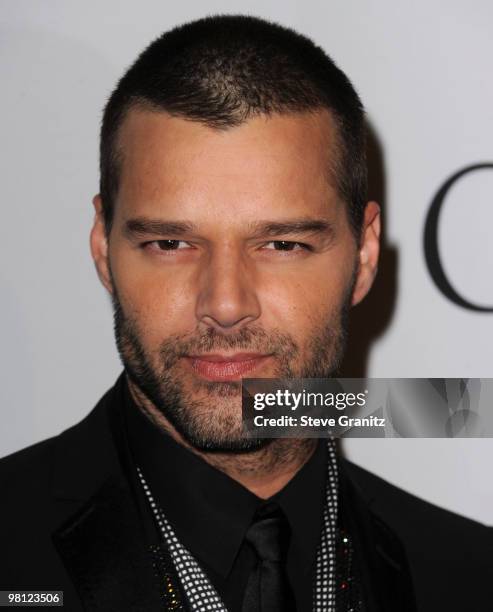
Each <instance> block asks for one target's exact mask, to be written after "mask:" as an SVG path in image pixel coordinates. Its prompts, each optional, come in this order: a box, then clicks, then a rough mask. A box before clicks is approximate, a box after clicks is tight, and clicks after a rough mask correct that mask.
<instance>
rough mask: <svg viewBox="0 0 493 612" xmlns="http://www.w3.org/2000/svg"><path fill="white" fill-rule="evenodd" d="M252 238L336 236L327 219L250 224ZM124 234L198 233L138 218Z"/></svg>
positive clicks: (184, 224)
mask: <svg viewBox="0 0 493 612" xmlns="http://www.w3.org/2000/svg"><path fill="white" fill-rule="evenodd" d="M247 227H248V231H249V233H250V238H254V239H255V238H257V239H258V238H274V237H277V236H286V235H294V234H296V235H299V234H325V235H327V236H328V237H333V236H334V225H333V224H332V223H331V222H330V221H327V220H326V219H311V218H308V219H307V218H300V219H290V220H287V221H256V222H253V223H250V224H248V226H247ZM123 232H124V234H125V235H126V236H127V237H128V238H132V237H142V236H148V235H150V234H157V235H161V236H162V235H166V236H181V235H183V234H191V233H194V232H198V228H197V226H196V225H195V224H194V223H191V222H189V221H164V220H161V219H148V218H144V217H138V218H135V219H129V220H128V221H126V222H125V225H124V229H123Z"/></svg>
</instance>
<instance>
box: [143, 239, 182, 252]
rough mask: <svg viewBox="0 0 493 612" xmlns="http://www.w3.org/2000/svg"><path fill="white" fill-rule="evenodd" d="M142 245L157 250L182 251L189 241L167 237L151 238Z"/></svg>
mask: <svg viewBox="0 0 493 612" xmlns="http://www.w3.org/2000/svg"><path fill="white" fill-rule="evenodd" d="M180 245H181V246H180ZM142 246H143V247H144V248H148V249H152V250H155V251H181V250H182V249H183V248H186V247H187V243H186V242H185V241H184V240H173V239H166V240H151V241H149V242H145V243H144V244H143V245H142Z"/></svg>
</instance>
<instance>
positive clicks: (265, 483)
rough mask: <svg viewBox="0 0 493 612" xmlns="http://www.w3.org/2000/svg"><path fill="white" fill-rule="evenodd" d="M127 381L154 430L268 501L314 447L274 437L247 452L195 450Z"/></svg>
mask: <svg viewBox="0 0 493 612" xmlns="http://www.w3.org/2000/svg"><path fill="white" fill-rule="evenodd" d="M127 381H128V386H129V389H130V393H131V395H132V397H133V399H134V402H135V403H136V404H137V406H138V407H139V409H140V410H141V411H142V412H143V413H144V415H145V416H146V417H147V418H148V419H149V420H150V421H151V422H152V423H153V425H154V426H155V427H157V428H158V429H160V430H161V431H163V432H164V433H166V434H167V435H169V436H170V437H171V438H173V440H175V442H177V443H178V444H181V445H182V446H184V447H185V448H187V449H188V450H189V451H191V452H192V453H194V454H195V455H197V456H199V457H200V458H201V459H203V460H204V461H206V462H207V463H208V464H209V465H212V466H213V467H214V468H216V469H218V470H220V471H221V472H224V473H225V474H226V475H227V476H229V477H230V478H232V479H233V480H236V481H237V482H239V483H240V484H241V485H242V486H244V487H245V488H246V489H248V490H249V491H250V492H251V493H253V494H254V495H256V496H257V497H260V498H261V499H268V498H269V497H272V495H275V494H276V493H278V492H279V491H280V490H281V489H283V488H284V487H285V486H286V485H287V483H288V482H289V481H290V480H291V479H292V478H293V477H294V476H295V475H296V474H297V473H298V471H299V470H300V469H301V468H302V467H303V466H304V465H305V463H306V462H307V461H308V460H309V459H310V457H311V456H312V455H313V453H314V451H315V448H316V446H317V440H316V439H311V438H302V439H298V438H277V439H274V440H271V441H269V443H268V444H267V445H266V446H264V447H262V448H259V449H255V450H252V451H248V452H245V451H240V452H237V453H235V452H216V451H214V452H207V451H203V450H200V449H197V448H195V447H194V446H193V445H191V444H190V443H189V442H188V441H187V440H185V439H184V437H183V436H182V435H181V434H180V433H179V432H178V431H177V430H176V429H175V427H173V425H172V424H171V423H170V422H169V421H168V419H166V417H165V416H164V415H163V414H162V413H161V412H160V411H159V410H158V409H157V408H156V407H155V406H154V404H153V403H152V402H150V401H149V400H148V399H147V397H146V396H145V395H144V394H143V393H142V392H141V391H140V389H138V387H136V386H135V385H134V384H133V383H132V381H130V380H129V379H128V378H127Z"/></svg>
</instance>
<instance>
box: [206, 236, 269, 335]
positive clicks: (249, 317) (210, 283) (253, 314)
mask: <svg viewBox="0 0 493 612" xmlns="http://www.w3.org/2000/svg"><path fill="white" fill-rule="evenodd" d="M198 280H199V293H198V296H197V303H196V317H197V319H198V321H199V322H200V323H202V324H203V325H205V326H207V327H212V328H214V329H215V331H218V332H221V333H224V332H232V331H238V330H239V329H241V328H242V327H244V326H245V325H247V324H249V323H252V322H253V321H255V320H256V319H258V317H259V316H260V303H259V300H258V296H257V292H256V277H255V270H254V268H253V265H251V264H250V265H249V263H248V262H247V261H246V260H245V258H244V257H243V256H242V254H241V253H239V252H235V251H234V249H232V248H229V247H224V248H222V249H220V250H219V251H216V252H215V253H213V254H211V255H210V257H209V258H208V261H207V262H206V263H205V264H204V268H203V269H202V270H201V271H200V278H199V279H198Z"/></svg>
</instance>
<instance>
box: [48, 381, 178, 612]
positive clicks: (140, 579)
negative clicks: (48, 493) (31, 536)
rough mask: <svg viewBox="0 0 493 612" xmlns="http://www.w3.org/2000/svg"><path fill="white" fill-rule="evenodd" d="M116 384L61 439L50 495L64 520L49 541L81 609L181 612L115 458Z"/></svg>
mask: <svg viewBox="0 0 493 612" xmlns="http://www.w3.org/2000/svg"><path fill="white" fill-rule="evenodd" d="M120 382H121V381H120ZM117 387H118V382H117V385H116V386H115V388H113V389H112V390H110V391H109V392H108V393H107V394H106V395H105V396H104V397H103V398H102V400H101V401H100V402H99V404H98V405H97V406H96V408H95V409H94V410H93V411H92V412H91V413H90V414H89V415H88V416H87V417H86V418H85V419H84V420H83V421H82V422H81V423H79V424H78V425H76V426H74V427H72V428H71V429H69V430H67V431H66V432H64V433H63V434H61V436H60V437H59V440H58V444H57V450H56V453H55V457H54V464H53V465H54V476H53V494H54V497H55V499H56V500H57V503H58V506H57V507H58V508H63V509H64V510H65V517H64V520H63V521H61V522H60V524H59V525H58V527H57V528H56V529H55V531H54V532H53V534H52V540H53V543H54V546H55V548H56V550H57V552H58V554H59V555H60V557H61V559H62V561H63V564H64V566H65V568H66V570H67V572H68V574H69V576H70V578H71V580H72V582H73V584H74V586H75V589H76V591H77V593H78V595H79V597H80V599H81V601H82V605H83V608H84V610H88V611H89V612H96V611H103V610H104V611H105V612H113V611H114V612H117V611H118V612H121V611H122V610H129V611H131V612H138V611H139V612H140V611H142V612H144V611H154V610H160V611H162V610H177V611H178V610H185V609H186V608H184V607H183V605H182V603H181V600H182V597H181V593H180V584H179V580H178V577H177V575H176V573H175V570H174V567H173V565H172V562H171V558H170V556H169V553H168V551H167V550H165V549H164V548H163V547H162V546H161V545H160V544H156V543H155V544H153V545H151V543H150V542H148V540H147V538H146V534H145V533H144V530H143V528H142V522H141V520H140V516H139V513H138V510H137V508H136V504H135V500H134V498H133V496H132V493H131V491H130V488H129V486H128V484H127V481H126V479H125V477H124V475H123V472H122V469H121V466H120V464H119V461H118V455H117V452H116V448H115V444H114V441H113V437H112V435H111V431H110V427H109V420H108V410H109V409H110V408H112V403H114V402H115V396H114V394H115V393H116V391H115V389H117ZM116 399H117V398H116ZM68 500H71V502H72V503H69V505H68V506H67V501H68ZM67 507H70V508H71V511H70V513H67V511H66V509H67ZM74 509H75V511H74ZM62 514H63V513H62V512H60V513H59V515H60V516H62ZM67 514H68V516H67Z"/></svg>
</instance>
